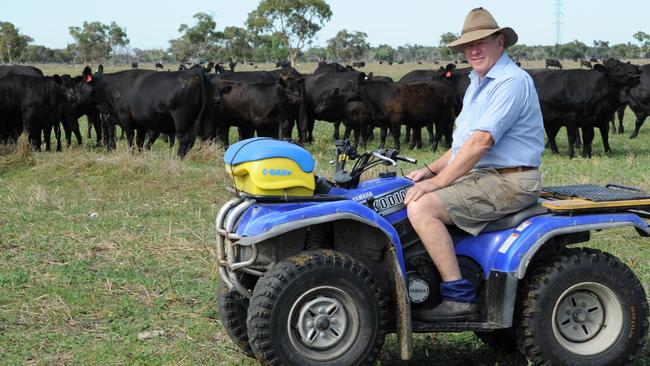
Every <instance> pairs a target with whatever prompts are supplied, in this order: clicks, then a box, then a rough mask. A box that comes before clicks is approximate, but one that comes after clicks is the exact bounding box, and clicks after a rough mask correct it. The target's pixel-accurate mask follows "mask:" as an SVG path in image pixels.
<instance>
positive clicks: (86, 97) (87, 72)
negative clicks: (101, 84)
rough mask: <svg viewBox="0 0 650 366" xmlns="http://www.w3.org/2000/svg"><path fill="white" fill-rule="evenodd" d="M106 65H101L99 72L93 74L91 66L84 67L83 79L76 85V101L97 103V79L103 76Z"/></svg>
mask: <svg viewBox="0 0 650 366" xmlns="http://www.w3.org/2000/svg"><path fill="white" fill-rule="evenodd" d="M103 71H104V67H103V66H102V65H99V67H98V72H97V73H95V74H93V72H92V70H91V69H90V66H86V67H84V69H83V71H82V73H81V79H77V78H75V80H78V82H77V83H75V85H74V95H75V96H74V97H75V102H76V103H81V104H95V103H94V98H95V87H96V84H97V80H98V79H99V78H101V77H102V76H103Z"/></svg>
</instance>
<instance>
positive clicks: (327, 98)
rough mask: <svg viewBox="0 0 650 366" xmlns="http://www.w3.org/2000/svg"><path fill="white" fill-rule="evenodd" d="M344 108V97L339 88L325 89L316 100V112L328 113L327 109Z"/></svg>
mask: <svg viewBox="0 0 650 366" xmlns="http://www.w3.org/2000/svg"><path fill="white" fill-rule="evenodd" d="M342 108H345V97H344V95H343V94H342V93H341V89H339V88H335V89H334V90H328V91H326V92H325V93H324V94H323V95H322V96H321V98H320V100H319V101H318V105H316V109H315V110H314V111H315V112H316V113H318V114H328V111H332V110H340V109H342Z"/></svg>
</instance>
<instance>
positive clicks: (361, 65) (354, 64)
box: [352, 61, 366, 67]
mask: <svg viewBox="0 0 650 366" xmlns="http://www.w3.org/2000/svg"><path fill="white" fill-rule="evenodd" d="M365 66H366V63H365V62H363V61H359V62H353V63H352V67H365Z"/></svg>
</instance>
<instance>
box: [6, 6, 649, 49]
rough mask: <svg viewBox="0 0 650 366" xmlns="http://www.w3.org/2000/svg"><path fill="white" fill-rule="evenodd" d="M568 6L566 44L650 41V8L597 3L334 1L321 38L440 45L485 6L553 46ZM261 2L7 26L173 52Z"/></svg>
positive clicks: (125, 9) (76, 11) (67, 15)
mask: <svg viewBox="0 0 650 366" xmlns="http://www.w3.org/2000/svg"><path fill="white" fill-rule="evenodd" d="M557 1H560V2H561V3H562V7H561V12H562V16H561V23H562V24H561V38H560V43H566V42H571V41H573V40H576V39H577V40H580V41H582V42H584V43H586V44H587V45H589V46H591V45H593V41H595V40H603V41H609V42H610V45H613V44H617V43H627V42H632V43H636V41H635V40H634V38H633V37H632V36H633V35H634V33H636V32H637V31H644V32H646V33H648V34H650V22H648V21H647V19H648V18H647V17H648V14H650V1H648V0H618V1H617V2H616V3H615V5H614V3H611V2H608V3H607V4H605V3H604V2H603V3H601V2H597V1H592V0H537V1H524V0H491V1H474V0H454V1H449V0H447V1H435V0H428V1H426V0H326V2H327V3H328V4H329V5H330V7H331V9H332V13H333V15H332V18H331V19H330V21H329V22H327V23H326V24H325V26H324V27H323V29H321V31H320V32H319V33H318V34H317V35H316V39H315V40H314V44H316V45H325V44H326V42H327V40H328V39H330V38H332V37H334V36H335V35H336V33H337V32H338V31H339V30H341V29H347V30H348V31H362V32H365V33H366V34H367V35H368V37H367V40H368V42H369V43H370V45H371V46H377V45H379V44H388V45H391V46H393V47H396V46H400V45H404V44H407V43H409V44H419V45H424V46H438V44H439V42H440V35H441V34H443V33H446V32H453V33H460V31H461V29H462V26H463V21H464V19H465V16H466V15H467V12H468V11H469V10H471V9H473V8H475V7H479V6H482V7H484V8H485V9H487V10H489V11H490V12H491V13H492V15H493V16H494V17H495V18H496V20H497V22H498V23H499V26H502V27H504V26H508V27H511V28H513V29H514V30H515V31H516V32H517V34H518V35H519V42H518V43H520V44H527V45H551V44H555V40H556V25H555V22H556V18H555V3H556V2H557ZM258 4H259V0H234V1H233V0H227V1H226V0H201V1H192V2H185V1H178V0H176V1H167V0H110V1H101V2H100V1H87V0H84V1H82V0H58V1H50V0H11V1H6V2H3V4H2V10H0V21H8V22H11V23H13V24H14V25H15V26H16V27H18V28H19V29H20V32H21V34H25V35H28V36H30V37H32V38H33V39H34V41H33V43H32V44H37V45H43V46H47V47H50V48H64V47H66V45H67V44H69V43H72V37H71V36H70V34H69V32H68V27H70V26H81V25H82V23H83V22H84V21H89V22H91V21H100V22H102V23H105V24H110V22H111V21H115V22H116V23H117V24H118V25H120V26H122V27H124V28H126V31H127V34H128V37H129V40H130V42H131V43H130V46H131V47H132V48H140V49H150V48H163V49H166V48H167V47H169V40H170V39H173V38H177V37H178V36H179V33H178V27H179V26H180V25H181V24H183V23H184V24H188V25H190V26H191V25H193V24H195V20H194V19H193V18H192V16H193V15H194V14H196V13H198V12H205V13H208V14H211V15H212V16H213V17H214V19H215V20H216V22H217V29H218V30H222V29H223V28H225V27H227V26H238V27H244V26H245V22H246V18H247V16H248V13H249V12H251V11H252V10H254V9H255V8H256V7H257V5H258Z"/></svg>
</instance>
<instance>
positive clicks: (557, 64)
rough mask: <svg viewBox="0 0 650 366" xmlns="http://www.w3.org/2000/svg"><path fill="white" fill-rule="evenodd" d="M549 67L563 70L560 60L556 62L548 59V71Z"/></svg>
mask: <svg viewBox="0 0 650 366" xmlns="http://www.w3.org/2000/svg"><path fill="white" fill-rule="evenodd" d="M549 67H557V68H558V69H560V70H561V69H562V64H561V63H560V61H558V60H555V59H552V58H547V59H546V66H545V68H547V69H548V68H549Z"/></svg>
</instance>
